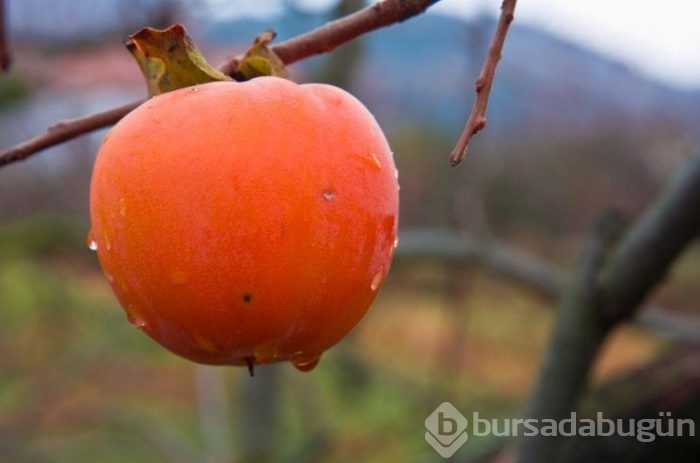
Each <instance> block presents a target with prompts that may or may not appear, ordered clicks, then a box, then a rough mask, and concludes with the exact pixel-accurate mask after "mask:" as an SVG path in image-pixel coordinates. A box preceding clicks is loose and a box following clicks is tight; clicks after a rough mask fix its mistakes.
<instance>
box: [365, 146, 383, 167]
mask: <svg viewBox="0 0 700 463" xmlns="http://www.w3.org/2000/svg"><path fill="white" fill-rule="evenodd" d="M368 159H369V161H370V163H371V164H372V167H374V168H375V169H376V170H382V163H381V162H379V158H378V157H377V153H375V152H374V151H372V150H370V151H369V157H368Z"/></svg>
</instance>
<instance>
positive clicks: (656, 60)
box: [0, 0, 700, 463]
mask: <svg viewBox="0 0 700 463" xmlns="http://www.w3.org/2000/svg"><path fill="white" fill-rule="evenodd" d="M5 3H6V8H7V10H8V11H7V15H8V30H9V37H10V46H11V50H12V54H13V67H12V70H11V72H9V73H8V74H3V75H1V76H0V147H1V148H3V149H4V148H7V147H10V146H12V145H14V144H16V143H18V142H20V141H23V140H25V139H27V138H30V137H32V136H34V135H36V134H38V133H40V132H42V131H43V130H44V129H45V128H46V127H48V126H49V125H50V124H52V123H53V122H55V121H57V120H60V119H65V118H70V117H77V116H81V115H86V114H89V113H92V112H95V111H99V110H102V109H107V108H109V107H112V106H114V105H117V104H122V103H126V102H129V101H132V100H134V99H136V98H142V97H144V96H145V93H146V91H145V85H144V84H143V81H142V77H141V75H140V72H139V70H138V67H137V66H136V64H135V62H133V60H132V58H131V57H130V55H129V54H128V52H127V51H126V49H125V48H124V47H123V45H122V41H123V40H124V38H125V37H126V36H127V35H128V34H130V33H132V32H135V31H136V30H138V29H140V28H142V27H144V26H146V25H149V26H154V27H162V26H166V25H169V24H172V23H173V22H182V23H184V24H185V25H186V27H187V28H188V30H189V32H190V35H191V36H192V37H193V39H194V40H195V42H196V43H197V44H198V46H199V47H200V48H201V49H202V51H203V53H204V55H205V56H206V57H207V58H208V59H209V61H210V62H211V63H213V64H216V63H219V62H221V61H223V60H224V59H225V58H226V57H227V56H235V55H236V54H238V53H240V52H242V51H244V50H245V49H246V48H247V46H248V45H249V44H250V43H251V42H252V40H253V39H254V37H255V36H256V35H257V34H258V33H260V32H262V31H263V30H265V29H268V28H270V27H272V28H274V29H275V30H276V31H277V32H278V34H279V35H278V40H284V39H286V38H289V37H293V36H295V35H297V34H300V33H302V32H305V31H307V30H310V29H312V28H314V27H316V26H319V25H321V24H323V23H324V22H326V21H328V20H329V19H332V18H333V17H338V16H341V15H344V14H347V13H348V12H351V11H354V10H356V9H358V8H360V7H362V6H363V5H364V3H365V2H363V1H357V0H343V1H342V2H338V1H332V0H328V1H310V0H306V1H293V0H288V1H265V2H262V1H258V2H253V1H242V0H238V1H236V0H226V1H222V0H196V1H195V0H193V1H186V0H72V1H65V0H63V1H58V0H6V2H5ZM554 3H555V2H552V4H548V3H547V2H545V1H533V2H531V5H528V2H527V1H526V0H523V1H522V2H521V4H519V5H518V8H519V11H518V12H517V13H516V18H518V19H517V20H516V22H515V23H514V25H513V28H512V31H511V33H510V35H509V36H508V40H507V42H506V46H505V50H504V56H503V60H502V62H501V64H500V67H499V70H498V72H497V76H496V81H495V85H494V89H493V92H492V96H491V106H490V111H489V126H488V128H487V130H485V131H484V132H482V133H481V134H480V135H479V136H478V137H477V138H476V139H475V140H474V141H473V144H472V145H471V147H470V154H469V157H468V159H467V160H466V162H465V163H464V164H463V165H462V166H460V167H459V168H456V169H453V168H450V167H449V165H448V160H447V158H448V154H449V152H450V151H451V149H452V148H453V146H454V143H455V142H456V140H457V138H458V136H459V132H460V131H461V129H462V127H463V124H464V122H465V120H466V118H467V115H468V113H469V110H470V108H471V104H472V100H473V92H472V82H473V81H474V79H475V77H476V76H477V75H478V72H479V70H480V68H481V64H482V62H483V58H484V55H485V53H486V50H487V48H488V44H489V41H490V39H491V35H492V33H493V30H494V27H495V20H496V17H497V14H498V11H499V9H498V8H499V6H500V2H497V1H476V0H475V1H466V0H465V1H463V2H457V1H450V0H447V1H444V2H440V4H439V6H436V7H435V11H431V12H428V13H427V14H425V15H421V16H418V17H415V18H413V19H411V20H409V21H406V22H404V23H402V24H399V25H394V26H392V27H390V28H387V29H383V30H379V31H376V32H373V33H371V34H368V35H365V36H364V37H362V38H361V39H360V40H356V41H354V42H352V43H351V44H347V45H345V46H343V47H341V48H339V49H337V50H336V51H335V52H333V53H331V54H329V55H325V56H319V57H314V58H311V59H308V60H305V61H304V62H302V63H298V64H295V65H293V66H291V67H290V71H291V73H292V77H293V79H294V80H296V81H298V82H307V81H322V82H329V83H333V84H335V85H339V86H342V87H343V88H345V89H347V90H349V91H350V92H352V93H353V94H355V95H356V96H357V97H358V98H359V99H360V100H362V101H363V102H364V103H365V104H366V105H367V106H368V107H369V108H370V110H371V111H372V112H373V113H374V114H375V116H376V117H377V119H378V121H379V123H380V125H381V126H382V127H383V128H384V130H385V132H386V134H387V136H388V138H389V141H390V144H391V146H392V148H393V150H394V152H395V155H396V161H397V164H398V168H399V171H400V182H401V221H400V222H401V225H400V227H401V230H400V239H401V241H400V244H399V249H398V251H397V257H396V259H395V263H394V265H393V267H392V271H391V272H390V276H389V278H388V280H387V282H386V285H385V287H384V288H383V290H382V292H381V294H380V295H379V297H378V299H377V300H376V302H375V303H374V305H373V307H372V309H371V310H370V312H369V313H368V315H367V316H366V317H365V319H364V320H363V321H362V322H361V323H360V325H359V326H358V327H357V328H356V329H355V330H354V331H353V332H352V333H351V335H350V336H349V337H348V338H346V339H345V340H344V341H343V342H342V343H341V344H340V345H338V346H337V347H336V348H334V349H333V350H332V351H330V352H328V353H327V354H326V355H324V357H323V359H322V360H321V362H320V364H319V365H318V367H317V368H316V369H315V370H314V371H313V372H311V373H306V374H303V373H300V372H297V371H296V370H294V368H292V367H291V366H290V365H286V364H285V365H274V366H270V367H263V368H259V370H258V371H257V374H256V377H255V378H253V379H251V378H249V377H248V374H247V372H246V371H244V370H243V369H231V368H211V367H201V366H196V365H194V364H192V363H190V362H187V361H185V360H182V359H180V358H177V357H175V356H174V355H172V354H170V353H168V352H166V351H164V350H163V349H162V348H160V347H159V346H158V345H156V344H155V343H154V342H152V341H151V340H150V339H148V338H147V337H146V336H144V335H143V334H142V333H140V332H139V331H138V330H136V329H134V328H133V327H132V326H131V325H130V324H129V323H128V322H127V321H126V317H125V315H124V313H123V311H122V309H121V308H120V307H119V305H118V304H117V302H116V299H115V298H114V297H113V295H112V293H111V290H110V288H109V285H108V283H107V281H106V280H105V279H104V278H103V276H102V274H101V272H100V269H99V265H98V263H97V259H96V258H95V256H94V254H93V253H91V252H90V251H89V250H88V249H87V247H86V245H85V236H86V234H87V231H88V212H87V206H88V186H89V179H90V173H91V168H92V163H93V160H94V155H95V153H96V150H97V148H98V146H99V143H100V141H101V138H102V137H103V136H104V134H105V131H100V132H96V133H94V134H91V135H89V136H85V137H82V138H79V139H76V140H73V141H71V142H69V143H65V144H63V145H60V146H57V147H55V148H52V149H49V150H47V151H46V152H44V153H41V154H39V155H37V156H34V157H32V158H31V159H29V160H28V161H26V162H21V163H16V164H13V165H9V166H6V167H3V168H2V169H0V462H54V461H56V462H63V461H71V462H81V461H99V462H104V463H117V462H173V463H177V462H195V461H203V462H207V463H220V462H231V461H235V462H238V461H241V462H249V461H250V462H252V461H256V462H268V461H270V462H271V461H282V462H296V461H299V462H314V461H319V462H345V461H363V462H423V461H438V459H439V458H440V457H438V455H437V454H436V453H435V451H434V450H433V449H432V448H431V447H429V446H428V445H427V444H426V442H425V439H424V437H423V436H424V433H425V428H424V420H425V418H426V417H427V416H428V415H429V414H430V413H431V412H432V411H433V410H434V409H435V407H437V406H438V405H439V404H440V403H442V402H444V401H449V402H451V403H452V404H453V405H455V406H456V407H457V409H459V410H460V411H461V412H463V413H464V414H465V415H466V414H467V413H472V412H479V414H480V415H481V416H484V417H487V418H489V417H494V418H499V417H508V418H517V417H518V416H520V414H521V413H522V407H523V405H524V403H525V402H526V400H527V398H528V394H529V392H530V391H531V388H532V386H533V383H534V382H535V380H536V378H537V373H538V370H539V366H540V361H541V356H542V353H543V348H544V346H545V344H546V341H547V337H548V333H549V329H550V327H551V324H552V321H553V317H554V313H555V308H556V302H557V294H558V290H559V287H560V285H561V284H562V282H566V281H567V280H568V278H569V275H570V273H571V271H572V269H573V268H574V265H575V262H576V259H577V256H578V255H579V253H580V251H581V249H582V246H583V243H584V242H585V239H586V237H587V236H589V235H590V230H591V229H592V227H593V224H594V223H595V222H596V221H597V219H598V217H599V216H600V215H601V214H602V213H603V212H604V211H606V210H608V209H610V208H615V209H617V210H619V211H621V212H622V213H623V214H624V215H626V216H627V217H629V218H634V217H637V216H639V215H640V214H641V213H642V212H643V211H644V210H645V208H646V207H647V206H648V205H649V204H650V202H651V201H652V200H653V198H654V197H655V196H656V195H657V194H658V193H659V191H660V190H661V189H662V188H663V186H664V185H666V184H667V183H668V181H669V180H670V178H671V176H672V175H673V174H674V173H675V172H677V171H678V170H679V169H682V166H683V164H684V162H685V161H686V160H688V159H690V158H691V157H692V156H694V155H697V153H698V146H699V144H700V67H698V64H697V61H693V60H692V59H691V57H686V56H685V55H682V53H683V50H684V49H688V48H689V47H690V48H691V49H693V50H696V51H697V49H698V47H700V39H699V38H698V35H697V34H696V35H687V36H682V35H680V34H683V33H686V34H688V33H687V32H683V31H685V28H684V27H683V26H682V24H683V23H682V22H683V21H687V18H688V17H690V18H692V17H695V18H696V19H697V13H698V11H697V8H698V7H697V5H691V8H695V10H691V11H690V12H688V11H687V10H681V9H680V8H676V9H675V11H672V10H674V8H672V6H671V3H674V2H671V3H669V5H668V6H666V5H661V4H657V5H655V7H654V13H653V14H651V15H649V14H647V15H646V16H643V13H644V11H642V10H644V8H646V7H644V6H639V9H640V11H639V14H640V15H642V16H640V17H639V19H638V20H637V25H636V26H635V25H634V24H632V25H631V26H630V25H628V24H626V23H623V22H620V23H619V26H620V27H619V28H618V29H615V23H614V22H611V21H607V22H605V23H603V22H601V23H600V24H599V25H596V24H597V23H596V22H595V21H596V16H595V15H593V16H591V15H588V14H587V12H586V11H577V12H575V13H574V14H569V15H568V16H567V13H566V11H565V7H564V6H554ZM587 3H592V4H597V5H598V7H596V8H598V9H600V10H602V11H603V12H604V14H603V15H599V16H606V15H605V9H606V8H608V6H607V3H606V2H597V3H596V2H587ZM620 3H624V4H627V5H628V7H629V5H630V2H620ZM632 3H634V2H632ZM637 3H644V2H637ZM680 3H682V2H679V5H677V6H680ZM689 3H690V2H689ZM465 5H466V6H465ZM573 8H574V7H573V6H572V11H574V10H573ZM576 8H580V7H576ZM610 8H614V7H613V6H611V7H610ZM560 10H561V11H560ZM666 10H668V11H666ZM611 11H612V10H611ZM693 11H694V13H695V14H693ZM559 13H561V14H559ZM627 14H628V15H629V18H628V19H629V21H631V22H632V23H634V22H635V11H634V10H631V11H629V10H628V11H627ZM655 15H656V16H655ZM521 16H522V18H523V20H522V22H521V21H520V17H521ZM608 16H614V15H613V14H610V15H608ZM622 16H624V15H622ZM615 17H620V16H615ZM577 18H578V20H577ZM674 18H675V19H674ZM621 21H622V20H621ZM649 21H651V22H649ZM674 21H678V23H675V22H674ZM669 23H670V24H669ZM650 26H651V27H650ZM655 27H658V28H659V29H658V30H657V29H655ZM630 30H631V31H632V32H631V33H630V34H632V35H625V34H626V33H628V32H629V31H630ZM674 30H676V31H677V32H675V33H674ZM640 31H641V33H640ZM669 31H670V32H669ZM669 34H670V35H669ZM674 36H676V42H673V37H674ZM654 37H656V42H659V43H660V44H661V47H660V48H658V47H657V48H654V43H653V42H654V41H655V39H654ZM649 38H651V39H649ZM666 41H667V42H666ZM649 43H651V44H649ZM674 43H675V44H677V45H678V44H680V45H679V47H680V48H678V49H676V48H672V47H673V44H674ZM689 213H697V211H689ZM454 243H457V244H456V245H455V246H456V247H457V248H459V246H469V249H472V250H474V251H473V252H472V254H473V258H470V259H462V260H459V259H453V258H446V256H445V255H444V253H443V255H441V256H440V255H436V254H435V252H433V251H431V249H433V250H434V249H435V248H436V247H440V246H441V245H444V247H447V248H449V247H450V246H451V245H452V244H454ZM480 249H481V250H484V249H488V250H497V252H498V253H500V254H498V255H501V256H505V257H504V258H505V261H504V262H506V264H504V265H502V266H500V267H499V266H498V265H495V266H494V265H493V262H491V263H489V262H488V259H483V258H481V257H480V255H479V250H480ZM509 259H510V260H509ZM515 261H517V262H520V263H524V265H525V266H526V267H527V268H528V269H532V270H533V272H534V273H535V276H533V277H528V276H525V277H522V276H517V275H516V276H515V277H514V272H513V271H511V270H509V269H508V268H507V267H508V265H509V263H511V262H515ZM538 272H539V273H538ZM538 275H539V277H538ZM542 275H544V276H542ZM543 278H544V279H543ZM698 301H700V248H698V246H697V245H696V246H694V247H692V248H691V249H690V250H689V251H688V252H686V254H684V256H683V258H682V259H681V260H680V261H679V262H678V263H677V264H676V265H675V266H674V269H673V272H672V275H670V277H669V278H668V280H667V281H666V282H665V284H664V285H663V287H662V288H661V289H660V290H659V291H657V292H656V293H655V294H654V296H653V300H652V301H651V303H652V304H653V305H654V306H657V307H662V308H663V313H664V314H665V316H668V317H677V318H679V319H681V320H685V319H687V318H686V317H697V316H700V312H699V310H700V309H699V308H698ZM684 325H685V327H686V328H687V324H684V323H680V324H679V326H681V327H683V326H684ZM686 331H688V330H687V329H686ZM691 335H692V333H691ZM697 335H698V333H697V332H695V340H696V342H697V339H698V336H697ZM681 338H682V339H684V341H682V340H680V339H681ZM689 338H692V336H688V334H687V332H686V333H685V334H684V335H682V336H681V335H680V334H679V333H676V332H674V330H664V331H663V332H659V330H657V329H654V327H651V328H650V327H649V326H642V325H641V324H640V323H630V324H628V325H626V326H625V327H623V328H622V329H619V330H616V331H615V332H614V334H613V335H612V336H611V338H610V340H609V342H607V343H606V345H605V348H604V351H603V353H602V355H601V357H600V359H599V361H598V362H597V363H596V365H595V369H594V375H593V378H592V380H593V385H594V390H593V393H592V395H591V396H590V397H589V398H588V399H589V400H591V401H593V403H598V405H596V406H597V410H600V409H605V410H606V409H607V408H605V407H610V406H612V405H611V404H612V403H613V402H614V404H615V405H617V406H619V405H620V403H619V401H618V400H617V399H615V400H612V399H610V397H619V395H615V394H612V395H611V393H608V394H607V395H605V394H603V395H602V396H600V397H603V398H600V397H599V396H597V395H596V393H597V392H596V391H608V392H609V391H611V390H613V391H618V392H616V394H621V396H622V397H627V396H629V394H630V393H625V391H631V390H634V391H635V392H634V395H635V397H639V398H640V400H643V397H644V394H645V393H646V392H648V391H646V390H645V391H639V390H636V389H629V388H630V384H636V385H637V386H639V381H637V380H635V379H634V378H638V376H635V375H639V374H640V371H645V370H644V369H645V368H646V369H649V368H654V365H658V364H662V365H663V364H666V365H668V364H669V362H671V360H668V359H678V358H679V356H680V357H681V358H683V359H685V358H686V357H682V355H681V354H679V352H686V351H687V349H692V348H693V347H690V346H691V344H689V343H688V339H689ZM696 347H697V346H696ZM694 358H695V359H696V360H697V358H698V357H697V356H695V357H694ZM654 362H656V363H654ZM684 365H685V366H683V367H682V368H681V367H679V368H680V370H679V371H680V373H679V372H678V371H676V370H674V374H676V376H678V377H679V378H681V379H683V378H684V377H683V374H686V375H688V376H689V377H692V378H694V381H695V384H698V383H700V379H699V378H698V367H697V364H696V363H690V364H688V363H687V361H686V363H685V364H684ZM688 365H690V366H688ZM679 375H680V376H679ZM693 375H695V376H693ZM649 384H651V383H649ZM695 387H697V386H695ZM610 388H612V389H610ZM647 389H654V388H653V387H649V388H647ZM619 391H622V392H619ZM606 397H607V399H606ZM597 400H598V401H600V402H596V401H597ZM694 400H695V403H694V406H695V407H696V409H697V407H698V404H697V398H696V399H694ZM681 405H683V404H680V405H677V406H679V407H680V406H681ZM686 405H687V404H686ZM630 407H631V408H634V404H632V405H630ZM503 444H504V442H503V440H502V439H501V438H498V437H496V436H488V437H473V438H470V440H469V443H468V444H467V445H465V446H464V448H462V449H461V450H460V451H459V453H458V454H457V457H456V458H459V461H485V459H487V457H488V456H489V455H491V454H493V453H494V452H497V451H498V450H499V449H500V448H501V447H502V446H503ZM696 449H697V447H696ZM696 456H697V454H696ZM618 461H621V460H618ZM688 461H690V460H688Z"/></svg>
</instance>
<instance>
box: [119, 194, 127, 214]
mask: <svg viewBox="0 0 700 463" xmlns="http://www.w3.org/2000/svg"><path fill="white" fill-rule="evenodd" d="M119 215H121V216H122V217H126V200H125V199H124V198H122V199H120V200H119Z"/></svg>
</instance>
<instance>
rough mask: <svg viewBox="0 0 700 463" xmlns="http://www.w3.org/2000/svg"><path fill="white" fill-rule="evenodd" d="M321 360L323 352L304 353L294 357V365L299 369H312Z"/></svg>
mask: <svg viewBox="0 0 700 463" xmlns="http://www.w3.org/2000/svg"><path fill="white" fill-rule="evenodd" d="M319 360H321V354H312V355H308V354H302V355H298V356H297V357H294V359H293V360H292V365H294V368H296V369H297V370H299V371H304V372H306V371H311V370H313V369H314V368H316V365H318V362H319Z"/></svg>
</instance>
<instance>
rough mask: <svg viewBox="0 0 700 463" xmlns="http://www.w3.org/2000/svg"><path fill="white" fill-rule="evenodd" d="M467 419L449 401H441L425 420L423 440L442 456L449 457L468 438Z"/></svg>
mask: <svg viewBox="0 0 700 463" xmlns="http://www.w3.org/2000/svg"><path fill="white" fill-rule="evenodd" d="M468 424H469V421H467V419H466V418H465V417H464V416H463V415H462V414H461V413H459V411H457V409H456V408H455V407H454V406H453V405H452V404H451V403H449V402H443V403H442V404H440V406H439V407H438V408H436V409H435V411H434V412H433V413H431V414H430V416H429V417H428V418H427V419H426V420H425V427H426V428H427V429H428V432H426V433H425V440H426V441H427V442H428V444H430V445H431V446H432V447H433V448H434V449H435V451H436V452H437V453H439V454H440V456H442V457H443V458H449V457H451V456H452V455H454V454H455V452H456V451H457V450H459V448H460V447H461V446H462V445H464V443H465V442H466V441H467V439H468V438H469V435H468V434H467V431H466V429H467V425H468Z"/></svg>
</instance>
